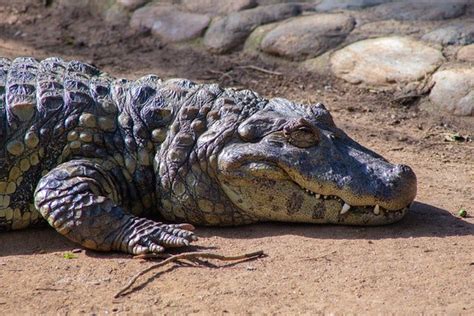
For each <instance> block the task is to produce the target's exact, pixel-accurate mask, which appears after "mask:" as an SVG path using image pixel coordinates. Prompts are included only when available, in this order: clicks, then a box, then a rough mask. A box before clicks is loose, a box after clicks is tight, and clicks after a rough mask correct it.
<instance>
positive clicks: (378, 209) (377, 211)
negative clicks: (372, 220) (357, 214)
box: [374, 204, 380, 215]
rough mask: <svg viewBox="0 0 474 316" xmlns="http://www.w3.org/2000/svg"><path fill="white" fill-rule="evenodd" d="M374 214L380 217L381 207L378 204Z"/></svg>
mask: <svg viewBox="0 0 474 316" xmlns="http://www.w3.org/2000/svg"><path fill="white" fill-rule="evenodd" d="M374 214H375V215H379V214H380V206H379V205H378V204H377V205H375V206H374Z"/></svg>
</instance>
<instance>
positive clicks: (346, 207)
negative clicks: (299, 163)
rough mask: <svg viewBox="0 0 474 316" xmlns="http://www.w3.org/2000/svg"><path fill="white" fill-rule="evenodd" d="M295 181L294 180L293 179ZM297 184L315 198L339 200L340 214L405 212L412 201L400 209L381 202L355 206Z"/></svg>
mask: <svg viewBox="0 0 474 316" xmlns="http://www.w3.org/2000/svg"><path fill="white" fill-rule="evenodd" d="M293 182H294V181H293ZM294 183H295V185H297V186H299V188H300V189H301V190H302V191H304V192H305V193H306V195H308V196H310V197H313V198H315V199H316V200H323V201H336V202H339V203H340V205H341V206H340V207H341V209H340V211H339V215H344V214H347V213H349V212H357V213H366V214H367V213H372V214H373V215H376V216H379V215H383V214H385V213H397V212H404V211H406V210H408V209H409V208H410V206H411V203H410V204H409V205H407V206H406V207H403V208H400V209H396V210H389V209H386V208H383V207H381V206H380V205H379V204H375V205H362V206H361V205H357V206H353V205H350V204H349V203H347V202H345V201H344V200H343V199H342V198H340V197H338V196H337V195H323V194H319V193H316V192H313V191H311V190H309V189H307V188H305V187H303V186H301V185H300V184H298V183H296V182H294Z"/></svg>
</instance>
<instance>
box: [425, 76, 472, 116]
mask: <svg viewBox="0 0 474 316" xmlns="http://www.w3.org/2000/svg"><path fill="white" fill-rule="evenodd" d="M432 80H433V82H434V86H433V88H432V89H431V93H430V100H431V101H432V102H433V103H434V104H436V105H438V106H440V107H441V108H444V109H446V110H448V111H449V112H452V113H453V114H455V115H474V69H473V68H465V69H450V70H443V71H438V72H436V73H435V74H434V75H433V78H432Z"/></svg>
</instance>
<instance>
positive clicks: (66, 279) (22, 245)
mask: <svg viewBox="0 0 474 316" xmlns="http://www.w3.org/2000/svg"><path fill="white" fill-rule="evenodd" d="M1 3H3V5H2V4H1ZM42 3H43V2H42V1H6V0H0V55H3V56H6V57H14V56H24V55H28V56H34V57H37V58H44V57H47V56H53V55H54V56H61V57H63V58H66V59H73V58H74V59H80V60H84V61H88V62H92V63H94V64H96V65H97V66H99V67H101V68H102V69H105V70H107V71H108V72H110V73H112V74H115V75H117V76H127V77H131V78H134V77H138V76H140V75H143V74H147V73H155V74H159V75H161V76H162V77H164V78H168V77H187V78H190V79H194V80H197V81H201V82H205V81H209V82H210V81H214V82H221V83H222V84H223V85H225V86H237V87H245V88H251V89H253V90H256V91H258V92H259V93H261V94H262V95H264V96H266V97H272V96H283V97H286V98H288V99H293V100H296V101H304V102H315V101H322V102H323V103H325V104H326V105H327V106H328V107H329V108H330V109H331V111H332V114H333V116H334V118H335V121H336V123H337V124H338V125H339V126H340V127H342V128H343V129H344V130H345V131H346V132H347V133H348V134H349V135H351V136H352V137H353V138H355V139H356V140H358V141H359V142H361V143H362V144H364V145H366V146H368V147H370V148H373V149H375V150H376V151H377V152H379V153H381V154H382V155H383V156H385V157H386V158H388V159H389V160H391V161H393V162H397V163H405V164H408V165H410V166H412V167H413V168H414V170H415V172H416V174H417V177H418V196H417V199H416V202H415V203H414V205H413V206H412V208H411V211H410V212H409V214H408V215H407V216H406V218H405V219H403V220H402V221H401V222H399V223H397V224H394V225H390V226H384V227H373V228H361V227H342V226H329V225H328V226H316V225H294V224H273V223H269V224H259V225H250V226H245V227H238V228H203V227H198V228H197V234H198V235H199V237H200V240H199V241H198V242H197V245H198V246H202V247H203V248H202V249H208V250H209V251H215V252H218V253H223V254H229V255H232V254H239V253H244V252H251V251H255V250H263V251H265V253H266V254H267V257H265V258H262V259H259V260H255V261H249V262H244V263H241V264H233V265H227V266H226V265H225V264H222V263H220V262H216V261H212V263H214V264H216V265H218V266H219V267H220V268H212V267H209V266H201V267H187V266H177V265H169V266H168V267H164V268H162V269H160V270H157V271H155V272H152V273H149V274H147V275H146V276H145V277H142V278H140V279H139V281H138V285H139V287H138V288H136V291H134V292H132V293H129V294H127V295H125V296H123V297H121V298H118V299H114V298H113V296H114V294H115V292H117V291H118V290H119V289H120V288H121V287H122V286H124V285H125V284H126V283H127V281H128V280H129V278H130V277H131V276H133V275H134V274H135V273H137V272H138V271H139V270H141V269H144V268H145V267H146V266H149V265H151V264H152V263H150V262H146V261H143V260H133V259H132V258H131V257H130V256H127V255H123V254H110V253H105V254H103V253H97V252H93V251H86V250H82V251H81V252H79V253H77V254H75V255H76V256H77V258H75V259H66V258H64V254H65V253H67V252H69V251H72V250H73V249H75V248H78V247H77V246H76V245H75V244H73V243H71V242H69V241H67V240H66V239H65V238H64V237H62V236H60V235H59V234H57V233H56V232H54V231H53V230H52V229H37V230H24V231H16V232H10V233H4V234H1V235H0V314H2V315H5V314H18V313H23V314H26V313H33V312H40V313H47V314H80V313H86V314H107V313H127V314H130V313H142V314H151V313H159V314H206V315H207V314H226V313H230V314H317V313H337V314H342V313H364V314H366V313H367V314H376V313H378V314H380V313H384V314H385V313H388V312H395V313H403V314H414V313H416V314H421V313H430V314H445V313H447V314H465V315H468V314H470V315H473V314H474V292H473V289H474V278H473V275H474V217H473V215H474V158H473V157H474V142H447V141H445V140H444V138H445V135H446V134H450V133H455V132H458V133H460V134H461V135H473V134H474V119H473V118H472V117H471V118H460V117H454V116H450V115H445V114H443V113H439V112H437V111H428V110H426V109H424V107H423V106H422V105H420V103H419V101H417V100H415V101H413V102H409V103H408V104H400V102H393V100H394V95H393V94H392V93H388V92H385V93H375V92H371V91H368V90H364V89H359V88H356V87H352V86H350V85H347V84H345V83H343V82H341V81H338V80H335V79H333V78H331V77H321V76H315V75H311V74H305V73H301V72H299V71H296V70H295V67H292V65H276V64H269V63H264V62H263V61H261V60H259V58H256V57H251V56H246V55H243V54H241V53H235V54H232V55H228V56H212V55H210V54H207V53H205V52H203V51H202V50H199V49H193V48H190V47H189V46H179V45H178V46H171V45H165V44H162V43H160V42H159V41H158V40H156V39H154V38H152V37H151V36H149V35H146V34H144V35H136V34H133V33H129V32H128V31H126V30H124V29H123V28H111V27H104V26H103V25H102V24H101V19H99V18H93V17H91V16H88V15H87V14H78V13H77V12H63V13H61V14H60V12H58V11H57V10H56V9H51V8H45V7H44V6H43V5H42ZM245 65H254V66H258V67H263V68H266V69H271V70H274V71H278V72H281V73H284V75H282V76H277V75H271V74H266V73H263V72H260V71H256V70H253V69H250V68H242V67H240V68H239V66H245ZM461 207H465V208H466V209H467V210H468V212H469V214H470V215H469V216H468V217H467V218H465V219H463V218H460V217H459V216H457V212H458V210H459V209H460V208H461ZM158 271H159V272H160V273H159V274H156V273H157V272H158Z"/></svg>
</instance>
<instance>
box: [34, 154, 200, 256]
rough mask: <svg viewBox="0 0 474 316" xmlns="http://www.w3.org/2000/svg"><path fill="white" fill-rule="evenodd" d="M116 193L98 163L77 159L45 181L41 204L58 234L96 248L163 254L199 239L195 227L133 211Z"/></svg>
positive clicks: (41, 184) (40, 186) (40, 191)
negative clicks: (114, 196)
mask: <svg viewBox="0 0 474 316" xmlns="http://www.w3.org/2000/svg"><path fill="white" fill-rule="evenodd" d="M114 192H117V190H116V189H115V187H114V182H113V179H112V177H111V175H110V174H108V173H107V171H106V170H104V169H103V168H102V167H101V166H100V165H99V164H98V163H95V162H92V161H89V160H73V161H69V162H66V163H63V164H61V165H59V166H57V167H56V168H54V169H53V170H51V171H50V172H49V173H48V174H46V175H45V176H44V177H43V178H42V179H41V181H40V182H39V183H38V186H37V187H36V191H35V206H36V208H37V209H38V210H39V212H40V213H41V214H42V215H43V217H44V218H45V219H46V220H47V221H48V223H49V224H50V225H51V226H53V227H54V228H55V229H56V230H57V231H58V232H60V233H61V234H63V235H64V236H66V237H67V238H69V239H70V240H72V241H74V242H77V243H80V244H81V245H83V246H84V247H86V248H89V249H93V250H100V251H110V250H116V251H123V252H127V253H131V254H143V253H149V252H152V253H158V252H162V251H163V250H164V248H167V247H180V246H187V245H189V243H190V242H191V241H193V240H196V236H195V235H194V234H193V233H192V232H191V231H190V230H192V229H194V227H193V226H192V225H190V224H163V223H160V222H155V221H152V220H149V219H145V218H139V217H136V216H133V215H131V214H129V213H127V212H126V211H125V210H124V209H123V208H122V207H121V206H120V205H117V203H116V202H114V199H113V198H112V197H113V195H114V194H116V193H114Z"/></svg>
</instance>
